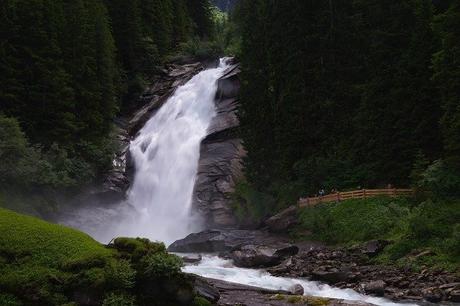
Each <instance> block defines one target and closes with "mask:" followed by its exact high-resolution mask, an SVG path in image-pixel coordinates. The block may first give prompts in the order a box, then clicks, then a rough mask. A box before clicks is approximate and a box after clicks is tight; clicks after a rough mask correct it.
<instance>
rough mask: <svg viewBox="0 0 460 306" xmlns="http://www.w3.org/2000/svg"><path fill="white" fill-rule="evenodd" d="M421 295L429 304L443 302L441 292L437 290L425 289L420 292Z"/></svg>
mask: <svg viewBox="0 0 460 306" xmlns="http://www.w3.org/2000/svg"><path fill="white" fill-rule="evenodd" d="M422 295H423V298H424V299H425V300H427V301H428V302H431V303H439V302H441V301H442V300H443V298H442V295H443V294H442V290H441V289H439V288H427V289H424V290H422Z"/></svg>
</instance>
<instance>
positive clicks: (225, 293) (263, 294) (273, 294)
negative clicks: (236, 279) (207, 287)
mask: <svg viewBox="0 0 460 306" xmlns="http://www.w3.org/2000/svg"><path fill="white" fill-rule="evenodd" d="M208 281H209V282H211V283H212V284H213V285H214V286H215V287H216V288H217V289H218V290H219V293H220V300H219V301H218V303H217V305H225V306H230V305H232V306H233V305H245V306H261V305H271V306H292V305H296V304H297V305H300V304H301V305H328V306H339V305H341V306H355V305H356V306H358V305H359V306H370V305H371V304H368V303H365V302H360V301H348V300H340V299H331V298H323V297H313V296H302V295H292V294H291V292H289V291H285V290H268V289H262V288H258V287H253V286H245V285H239V284H234V283H228V282H225V281H220V280H215V279H208Z"/></svg>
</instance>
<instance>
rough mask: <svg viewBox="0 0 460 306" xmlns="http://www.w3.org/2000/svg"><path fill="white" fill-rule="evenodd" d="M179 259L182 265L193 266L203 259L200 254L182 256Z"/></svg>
mask: <svg viewBox="0 0 460 306" xmlns="http://www.w3.org/2000/svg"><path fill="white" fill-rule="evenodd" d="M181 259H182V261H183V262H184V263H191V264H195V263H199V262H200V261H201V260H202V259H203V257H202V256H201V255H200V254H187V255H185V256H182V257H181Z"/></svg>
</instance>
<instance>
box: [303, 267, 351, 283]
mask: <svg viewBox="0 0 460 306" xmlns="http://www.w3.org/2000/svg"><path fill="white" fill-rule="evenodd" d="M311 277H312V279H313V280H317V281H321V282H325V283H328V284H337V283H341V282H346V281H347V280H348V278H349V273H347V272H344V271H322V270H315V271H313V272H312V273H311Z"/></svg>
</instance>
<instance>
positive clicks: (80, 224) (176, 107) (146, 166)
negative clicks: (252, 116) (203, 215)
mask: <svg viewBox="0 0 460 306" xmlns="http://www.w3.org/2000/svg"><path fill="white" fill-rule="evenodd" d="M227 67H228V65H227V63H226V60H225V59H221V60H220V64H219V66H218V67H217V68H213V69H208V70H204V71H202V72H200V73H198V74H197V75H195V76H194V77H193V78H192V79H191V80H190V81H188V82H187V83H186V84H184V85H182V86H180V87H178V88H177V89H176V91H175V92H174V94H173V95H172V96H171V97H170V98H169V99H168V101H167V102H166V103H165V104H164V105H163V106H162V107H161V108H160V109H159V110H158V111H157V112H156V114H155V115H153V116H152V118H150V119H149V120H148V121H147V123H146V124H145V125H144V127H143V128H142V129H141V130H140V131H139V133H138V135H137V136H136V138H135V139H133V140H132V141H131V144H130V148H129V150H130V154H131V157H132V160H133V162H134V166H135V172H134V180H133V182H132V185H131V188H130V189H129V191H128V194H127V200H126V201H125V202H123V203H120V204H119V205H112V206H111V207H103V208H101V207H90V208H84V209H82V210H80V211H79V212H78V216H75V215H74V216H72V217H71V218H69V219H68V220H64V221H63V223H66V224H67V225H70V226H73V227H77V228H80V229H81V230H83V231H85V232H87V233H88V234H90V235H91V236H93V237H94V238H96V239H97V240H99V241H101V242H108V241H110V240H111V239H112V238H114V237H122V236H124V237H145V238H149V239H150V240H153V241H162V242H165V243H166V244H170V243H172V242H173V241H175V240H177V239H180V238H183V237H185V236H187V235H188V234H190V233H191V232H194V231H199V230H201V229H202V222H201V219H200V216H199V215H198V214H197V213H194V212H193V211H192V207H191V206H192V204H191V202H192V193H193V187H194V185H195V180H196V174H197V170H198V161H199V157H200V144H201V140H202V139H203V138H204V137H205V136H206V135H207V129H208V127H209V125H210V123H211V119H212V118H213V117H214V116H215V105H214V98H215V95H216V91H217V80H218V79H219V78H220V77H221V76H222V75H223V73H224V71H225V69H226V68H227Z"/></svg>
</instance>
